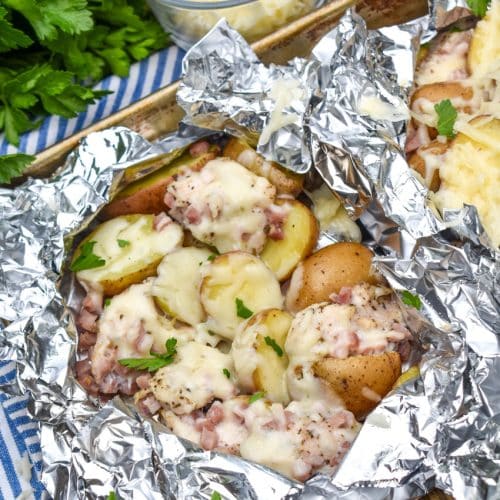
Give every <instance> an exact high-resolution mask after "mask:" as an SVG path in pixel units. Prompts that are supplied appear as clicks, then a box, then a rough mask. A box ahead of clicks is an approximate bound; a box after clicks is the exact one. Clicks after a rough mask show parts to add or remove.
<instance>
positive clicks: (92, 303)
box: [82, 289, 103, 315]
mask: <svg viewBox="0 0 500 500" xmlns="http://www.w3.org/2000/svg"><path fill="white" fill-rule="evenodd" d="M102 299H103V297H102V293H101V292H99V291H97V290H92V289H91V290H89V291H88V292H87V295H86V297H85V298H84V299H83V302H82V307H83V308H84V309H86V310H87V311H89V312H91V313H95V314H97V315H99V314H101V313H102Z"/></svg>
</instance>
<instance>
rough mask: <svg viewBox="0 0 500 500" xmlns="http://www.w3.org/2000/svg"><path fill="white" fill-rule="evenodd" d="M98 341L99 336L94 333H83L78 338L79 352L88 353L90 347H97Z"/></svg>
mask: <svg viewBox="0 0 500 500" xmlns="http://www.w3.org/2000/svg"><path fill="white" fill-rule="evenodd" d="M96 340H97V334H95V333H92V332H82V333H80V336H79V337H78V351H79V352H85V351H88V350H89V348H90V347H92V346H93V345H95V343H96Z"/></svg>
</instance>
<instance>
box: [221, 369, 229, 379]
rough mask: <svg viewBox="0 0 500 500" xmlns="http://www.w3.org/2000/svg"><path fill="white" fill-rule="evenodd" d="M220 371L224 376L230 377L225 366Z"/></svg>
mask: <svg viewBox="0 0 500 500" xmlns="http://www.w3.org/2000/svg"><path fill="white" fill-rule="evenodd" d="M222 373H223V374H224V375H225V376H226V378H231V373H230V372H229V370H228V369H227V368H223V369H222Z"/></svg>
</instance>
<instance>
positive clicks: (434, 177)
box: [408, 141, 449, 191]
mask: <svg viewBox="0 0 500 500" xmlns="http://www.w3.org/2000/svg"><path fill="white" fill-rule="evenodd" d="M448 147H449V144H448V143H443V142H439V141H432V142H431V143H430V144H427V146H421V147H419V148H418V149H417V151H415V153H413V154H412V155H411V156H410V158H409V160H408V163H409V164H410V167H411V168H413V169H414V170H416V171H417V172H418V173H419V174H420V175H421V176H422V177H423V179H424V180H425V184H426V185H427V187H428V188H429V189H430V190H431V191H437V190H438V189H439V186H440V184H441V180H440V178H439V166H440V164H441V162H442V160H443V155H444V154H445V153H446V151H447V150H448Z"/></svg>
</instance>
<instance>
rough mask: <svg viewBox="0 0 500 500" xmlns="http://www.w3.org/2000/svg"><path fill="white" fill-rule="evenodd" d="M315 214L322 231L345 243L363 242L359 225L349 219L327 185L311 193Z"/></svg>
mask: <svg viewBox="0 0 500 500" xmlns="http://www.w3.org/2000/svg"><path fill="white" fill-rule="evenodd" d="M310 197H311V200H312V202H313V206H312V209H313V213H314V216H315V217H316V219H318V221H319V224H320V229H321V231H327V232H329V233H333V234H334V235H336V236H338V239H339V240H343V241H357V242H359V241H361V231H360V229H359V227H358V225H357V224H356V223H355V222H354V221H353V220H352V219H351V218H350V217H349V215H348V214H347V212H346V209H345V208H344V206H343V205H342V204H341V203H340V201H339V199H338V198H337V197H336V196H335V195H334V194H333V193H332V192H331V191H330V189H329V188H328V186H327V185H326V184H323V185H322V186H321V188H319V189H316V190H315V191H312V192H311V193H310Z"/></svg>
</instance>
